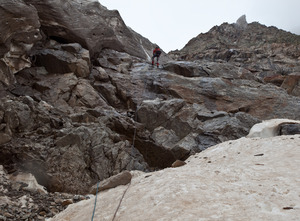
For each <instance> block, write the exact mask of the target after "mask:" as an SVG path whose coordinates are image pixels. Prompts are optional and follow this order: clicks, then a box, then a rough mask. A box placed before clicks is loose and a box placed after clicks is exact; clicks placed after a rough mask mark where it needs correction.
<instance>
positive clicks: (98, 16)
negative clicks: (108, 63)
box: [24, 0, 154, 59]
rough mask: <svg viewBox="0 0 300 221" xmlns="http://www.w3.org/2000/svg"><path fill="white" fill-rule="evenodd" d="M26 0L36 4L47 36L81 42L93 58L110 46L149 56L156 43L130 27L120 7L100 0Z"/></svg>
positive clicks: (64, 40)
mask: <svg viewBox="0 0 300 221" xmlns="http://www.w3.org/2000/svg"><path fill="white" fill-rule="evenodd" d="M24 2H25V3H26V4H28V5H32V6H34V7H35V8H36V10H37V12H38V16H39V20H40V23H41V30H42V31H43V33H45V35H46V36H48V37H49V38H51V39H54V40H56V41H58V42H60V43H79V44H80V45H81V46H82V47H84V48H86V49H88V50H89V52H90V54H91V56H92V57H93V58H95V57H96V56H97V55H98V54H99V53H100V52H101V50H102V49H104V48H111V49H114V50H116V51H121V52H127V53H129V54H131V55H134V56H137V57H141V58H145V59H146V58H147V57H148V53H149V52H150V51H151V49H152V48H153V46H154V45H153V44H151V43H150V42H149V41H148V40H147V39H145V38H143V37H142V36H140V35H138V34H136V33H135V32H133V31H132V30H131V29H130V28H128V27H127V26H126V25H125V23H124V21H123V19H122V18H121V16H120V14H119V12H118V11H116V10H114V11H110V10H107V8H105V7H104V6H102V5H101V4H100V3H99V2H98V1H91V0H86V1H71V2H65V3H61V2H60V1H43V2H41V1H37V0H24ZM144 43H145V44H144Z"/></svg>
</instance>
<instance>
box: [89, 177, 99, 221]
mask: <svg viewBox="0 0 300 221" xmlns="http://www.w3.org/2000/svg"><path fill="white" fill-rule="evenodd" d="M99 183H100V182H98V183H97V190H96V197H95V205H94V210H93V216H92V220H91V221H93V220H94V215H95V210H96V204H97V195H98V187H99Z"/></svg>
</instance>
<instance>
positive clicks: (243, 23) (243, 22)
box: [235, 15, 248, 30]
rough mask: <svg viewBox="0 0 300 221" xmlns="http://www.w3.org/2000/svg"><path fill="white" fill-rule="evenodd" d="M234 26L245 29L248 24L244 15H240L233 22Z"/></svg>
mask: <svg viewBox="0 0 300 221" xmlns="http://www.w3.org/2000/svg"><path fill="white" fill-rule="evenodd" d="M235 26H236V27H237V28H239V29H242V30H245V29H246V28H247V26H248V23H247V20H246V15H242V16H241V17H239V19H238V20H236V22H235Z"/></svg>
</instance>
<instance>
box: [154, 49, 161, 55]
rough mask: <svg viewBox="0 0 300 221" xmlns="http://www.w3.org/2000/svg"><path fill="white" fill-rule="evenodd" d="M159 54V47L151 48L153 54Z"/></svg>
mask: <svg viewBox="0 0 300 221" xmlns="http://www.w3.org/2000/svg"><path fill="white" fill-rule="evenodd" d="M160 54H161V51H160V48H155V49H154V50H153V55H158V56H159V55H160Z"/></svg>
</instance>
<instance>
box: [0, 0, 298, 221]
mask: <svg viewBox="0 0 300 221" xmlns="http://www.w3.org/2000/svg"><path fill="white" fill-rule="evenodd" d="M21 9H23V10H21ZM0 11H1V13H2V14H1V15H3V16H2V17H1V18H0V41H1V42H0V81H1V83H0V165H2V166H3V167H4V171H5V173H7V175H8V176H11V175H12V174H15V173H19V174H22V173H30V174H32V175H33V176H34V177H35V179H36V180H37V182H38V184H39V185H42V186H44V187H45V188H46V190H47V192H48V194H50V195H51V194H52V193H54V192H68V193H72V194H86V193H89V191H90V189H91V187H92V186H94V185H95V184H97V183H98V182H99V181H100V182H102V181H103V180H106V181H108V180H109V179H110V177H113V176H114V175H116V174H120V173H121V172H122V171H132V170H140V171H144V172H150V171H155V170H160V169H163V168H166V167H171V166H172V165H173V166H174V165H175V166H176V165H177V166H178V164H177V163H176V162H184V161H185V160H186V159H188V158H189V157H190V156H191V155H194V154H196V153H198V152H201V151H203V150H205V149H207V148H209V147H211V146H214V145H216V144H219V143H222V142H226V141H228V140H235V139H239V138H241V137H244V136H247V135H248V134H249V131H250V129H251V127H252V126H253V125H255V124H257V123H260V122H261V121H263V120H270V119H273V118H288V119H290V120H294V121H297V120H298V121H299V120H300V112H299V108H300V98H299V78H298V73H299V56H300V55H299V50H298V46H297V44H298V43H299V41H298V40H299V36H295V35H292V34H290V33H286V32H284V31H282V30H278V29H276V28H275V27H271V28H269V27H265V26H262V25H260V24H258V23H252V24H247V23H246V20H245V18H244V17H242V18H241V19H239V20H238V21H237V23H236V24H232V25H229V24H223V25H221V26H219V27H214V28H212V30H211V31H210V32H208V33H206V34H202V35H199V36H198V37H197V38H195V39H194V40H192V41H190V42H189V43H188V44H187V46H186V47H185V48H184V49H183V50H182V51H177V52H172V53H170V55H169V56H170V57H173V58H174V60H170V58H169V56H167V55H165V54H162V59H161V61H162V66H161V67H160V68H153V67H151V66H150V65H149V63H148V61H149V59H150V55H151V50H152V49H153V46H154V44H152V43H151V42H150V41H148V40H147V39H145V38H144V37H142V36H140V35H139V34H137V33H135V32H134V31H133V30H131V29H130V28H129V27H127V26H126V25H125V23H124V21H123V20H122V19H121V17H120V15H119V13H118V12H117V11H109V10H107V9H106V8H105V7H104V6H102V5H101V4H99V3H98V2H97V1H91V0H89V1H88V0H82V1H79V0H78V1H77V0H76V1H71V2H62V1H58V0H54V1H53V0H52V1H42V2H41V1H35V0H23V1H22V0H18V1H1V3H0ZM7 23H8V24H9V26H8V25H7ZM274 36H276V38H275V37H274ZM234 39H235V41H236V43H234V42H233V40H234ZM213 42H214V43H213ZM233 46H235V47H233ZM231 49H232V50H231ZM228 56H229V57H228ZM298 131H299V128H298V126H297V124H293V125H291V124H286V123H285V124H282V125H281V126H280V130H279V133H278V135H292V134H298ZM174 162H175V163H174ZM180 165H181V164H180ZM184 167H185V166H183V168H184ZM112 179H113V178H112ZM125 180H126V179H125ZM127 181H128V180H126V182H127ZM19 190H20V192H18V193H17V196H18V198H20V197H22V196H24V195H26V190H24V189H22V188H21V189H19ZM46 195H47V194H46ZM3 196H5V194H4V195H3ZM43 199H45V198H43ZM69 203H70V201H69V199H68V200H67V201H66V202H65V203H64V206H66V205H67V204H69ZM9 205H11V204H10V203H9V202H8V203H5V204H3V205H1V209H2V210H1V211H5V209H6V208H8V207H9ZM47 206H48V207H49V205H48V204H47ZM15 207H17V204H14V205H13V207H11V208H15ZM62 208H65V207H60V209H59V211H60V210H61V209H62ZM47 211H48V210H47ZM47 214H48V213H47ZM49 214H50V213H49ZM1 215H2V216H5V215H4V212H3V213H2V212H1V214H0V216H1ZM44 215H45V214H44ZM52 215H54V213H53V214H52ZM52 215H49V216H52ZM8 218H11V217H8ZM11 219H15V220H19V219H20V218H19V217H18V218H16V217H13V218H11ZM8 220H9V219H8Z"/></svg>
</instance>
